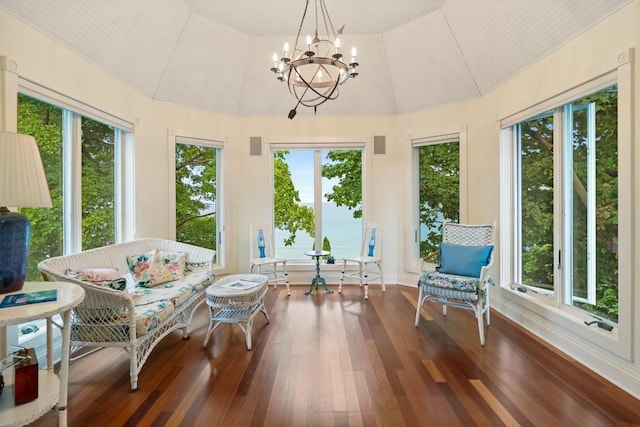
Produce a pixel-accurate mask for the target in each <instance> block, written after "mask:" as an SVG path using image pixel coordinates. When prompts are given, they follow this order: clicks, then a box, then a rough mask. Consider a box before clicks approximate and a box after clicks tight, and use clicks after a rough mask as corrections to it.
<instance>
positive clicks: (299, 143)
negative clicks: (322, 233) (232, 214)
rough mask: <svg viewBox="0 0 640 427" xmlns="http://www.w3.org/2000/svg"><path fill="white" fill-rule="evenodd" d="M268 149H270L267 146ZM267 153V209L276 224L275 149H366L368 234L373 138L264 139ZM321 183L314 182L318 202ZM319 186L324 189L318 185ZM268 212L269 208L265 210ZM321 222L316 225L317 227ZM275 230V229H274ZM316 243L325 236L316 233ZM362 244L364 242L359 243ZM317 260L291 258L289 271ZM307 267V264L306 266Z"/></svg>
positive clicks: (364, 201)
mask: <svg viewBox="0 0 640 427" xmlns="http://www.w3.org/2000/svg"><path fill="white" fill-rule="evenodd" d="M265 148H266V149H265ZM263 149H264V150H263V152H264V153H267V155H263V156H262V157H263V162H264V163H263V165H264V170H265V171H266V173H267V174H268V177H267V179H265V180H264V189H263V191H264V194H266V195H268V197H267V199H266V203H267V204H268V206H266V207H265V209H268V215H269V221H270V224H274V218H273V213H274V212H273V210H274V202H273V200H274V188H273V186H274V178H273V173H274V167H273V152H274V151H292V150H309V151H320V152H322V151H324V150H327V151H330V150H362V218H361V220H362V230H363V231H362V232H363V235H364V228H365V227H366V224H367V223H368V222H371V221H372V220H371V218H370V215H368V212H371V209H370V208H369V201H370V197H367V196H368V191H367V189H368V188H370V186H369V185H367V183H369V182H371V178H372V177H371V173H370V171H371V167H370V166H369V165H370V162H371V157H372V154H373V140H366V139H365V138H347V139H345V138H337V137H327V138H322V137H320V138H303V139H295V140H284V139H283V140H277V141H275V140H274V141H272V140H268V139H265V138H263ZM316 157H321V156H317V155H316V154H315V153H314V159H315V160H314V162H318V161H320V162H321V159H320V160H318V159H316ZM317 181H318V182H314V197H315V199H314V204H315V203H317V202H318V200H316V199H317V198H318V197H319V198H320V201H321V199H322V183H321V181H322V180H321V179H320V180H317ZM317 186H319V187H320V188H319V189H318V188H315V187H317ZM265 212H266V211H265ZM316 219H320V221H321V220H322V216H321V214H320V216H317V215H316ZM317 227H318V224H316V230H317ZM274 231H275V230H272V232H274ZM315 239H316V240H315V244H316V245H319V246H318V247H322V237H319V236H318V233H317V232H316V238H315ZM359 243H360V242H359ZM314 263H315V261H313V260H311V259H307V258H306V257H304V256H303V255H301V257H300V259H296V260H290V261H287V266H288V267H289V270H291V271H295V266H296V265H303V266H306V265H315V264H314ZM305 268H306V267H305ZM323 268H325V269H327V270H331V269H338V266H337V264H334V265H327V266H324V267H323Z"/></svg>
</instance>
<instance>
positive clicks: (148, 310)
mask: <svg viewBox="0 0 640 427" xmlns="http://www.w3.org/2000/svg"><path fill="white" fill-rule="evenodd" d="M134 310H135V316H136V334H137V336H139V337H140V336H142V335H144V334H147V333H149V332H151V331H153V330H154V329H156V328H157V327H158V325H160V324H161V323H162V322H163V321H164V320H165V319H166V318H167V317H169V316H170V315H171V314H172V313H173V312H174V311H175V306H174V305H173V304H172V303H171V301H168V300H161V301H155V302H151V303H149V304H144V305H136V306H135V309H134Z"/></svg>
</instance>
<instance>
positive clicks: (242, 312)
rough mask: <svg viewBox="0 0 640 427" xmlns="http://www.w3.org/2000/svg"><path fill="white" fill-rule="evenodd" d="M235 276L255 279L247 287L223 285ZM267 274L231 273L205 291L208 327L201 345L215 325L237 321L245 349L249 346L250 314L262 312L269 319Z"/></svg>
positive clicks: (238, 278)
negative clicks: (265, 302)
mask: <svg viewBox="0 0 640 427" xmlns="http://www.w3.org/2000/svg"><path fill="white" fill-rule="evenodd" d="M237 280H243V281H249V282H254V283H255V284H256V286H254V287H252V288H249V289H233V288H230V287H227V286H226V285H228V284H231V283H233V282H235V281H237ZM268 281H269V278H268V277H267V276H265V275H262V274H234V275H231V276H227V277H225V278H223V279H220V280H218V281H217V282H216V283H214V284H213V285H211V286H209V287H208V288H207V291H206V295H207V305H208V306H209V312H210V315H211V316H210V319H209V329H208V330H207V334H206V335H205V338H204V343H203V344H202V346H203V347H206V346H207V343H208V342H209V338H210V337H211V334H212V333H213V331H215V329H216V328H217V327H218V326H220V325H221V324H223V323H233V324H236V325H238V326H239V327H240V328H241V329H242V330H243V332H244V334H245V339H246V341H247V350H251V328H252V325H253V318H254V317H255V316H256V315H257V314H258V313H259V312H262V313H263V314H264V316H265V318H266V319H267V323H268V322H269V314H268V313H267V310H266V308H265V306H264V296H265V294H266V293H267V282H268Z"/></svg>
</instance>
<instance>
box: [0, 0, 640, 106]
mask: <svg viewBox="0 0 640 427" xmlns="http://www.w3.org/2000/svg"><path fill="white" fill-rule="evenodd" d="M630 1H631V0H606V1H603V0H394V1H389V0H325V3H326V5H327V9H328V11H329V13H330V16H331V19H332V21H333V24H334V27H335V28H336V29H337V28H339V27H341V26H342V25H343V24H345V29H344V34H343V36H342V37H341V39H342V40H343V46H344V48H345V49H349V50H350V47H351V46H352V45H355V46H357V48H358V62H359V63H360V67H359V72H360V76H359V77H358V78H356V79H352V80H350V81H349V82H348V83H347V84H345V85H344V86H343V87H341V94H340V97H339V98H338V99H337V100H335V101H329V102H327V103H325V104H323V105H322V106H321V107H319V108H318V114H397V113H404V112H408V111H413V110H417V109H422V108H427V107H431V106H435V105H442V104H448V103H452V102H457V101H461V100H465V99H469V98H473V97H477V96H480V95H483V94H486V93H487V92H489V91H491V90H492V89H493V88H495V87H496V86H498V85H499V84H501V83H502V82H504V81H506V80H508V79H509V78H511V77H512V76H514V75H516V74H517V73H519V72H521V71H522V70H524V69H525V68H527V67H528V66H529V65H531V64H532V63H535V62H536V61H538V60H539V59H540V58H542V57H544V56H545V55H547V54H549V53H550V52H552V51H553V50H555V49H557V48H558V47H560V46H561V45H563V44H565V43H566V42H568V41H569V40H571V39H572V38H574V37H575V36H576V35H578V34H580V33H581V32H583V31H585V30H587V29H588V28H589V27H591V26H592V25H594V24H595V23H597V22H599V21H601V20H602V19H604V18H605V17H607V16H608V15H609V14H611V13H612V12H614V11H616V10H617V9H619V8H620V7H622V6H623V5H625V4H627V3H629V2H630ZM304 5H305V1H304V0H289V1H265V0H225V1H222V0H102V1H98V0H92V1H87V0H84V1H82V0H56V1H51V0H21V1H16V0H0V8H2V9H4V10H5V11H7V12H8V13H11V14H13V15H15V16H17V17H18V18H20V19H22V20H23V21H25V22H27V23H29V24H30V25H32V26H33V27H35V28H37V29H39V30H40V31H42V32H43V33H45V34H47V35H49V36H50V37H52V38H53V39H55V40H57V41H59V42H60V43H61V44H63V45H65V46H67V47H68V48H70V49H72V50H73V51H75V52H77V53H78V54H80V55H81V56H83V57H85V58H86V59H88V60H89V61H91V62H92V63H94V64H96V65H97V66H99V67H101V68H102V69H104V70H106V71H107V72H109V73H110V74H112V75H113V76H115V77H116V78H118V79H120V80H122V81H124V82H126V83H128V84H129V85H130V86H132V87H134V88H136V89H137V90H139V91H140V92H142V93H144V94H145V95H147V96H148V97H150V98H153V99H155V100H158V101H163V102H169V103H175V104H181V105H187V106H191V107H195V108H199V109H205V110H210V111H215V112H219V113H226V114H233V115H262V114H264V115H272V114H276V115H280V114H282V115H286V114H287V113H288V111H289V110H290V109H291V108H292V107H293V106H294V105H295V101H294V100H293V98H292V97H291V95H289V93H288V91H287V89H286V87H285V86H284V84H283V83H281V82H278V81H277V80H276V79H275V77H274V75H273V73H272V72H271V71H269V68H270V67H271V55H272V54H273V52H274V51H276V50H280V49H281V48H282V46H283V44H284V42H285V41H288V42H289V43H290V44H291V45H293V40H294V39H295V34H296V32H297V30H298V26H299V24H300V19H301V17H302V11H303V9H304ZM310 7H313V0H312V1H311V5H310ZM308 14H310V16H308V19H307V21H306V22H309V17H311V18H313V16H314V15H313V13H312V12H308ZM306 31H307V32H311V31H309V30H306ZM303 34H306V33H305V29H303ZM298 113H299V114H300V113H303V114H304V113H305V112H304V111H300V109H299V111H298ZM306 113H307V114H312V113H311V112H310V111H308V110H307V111H306Z"/></svg>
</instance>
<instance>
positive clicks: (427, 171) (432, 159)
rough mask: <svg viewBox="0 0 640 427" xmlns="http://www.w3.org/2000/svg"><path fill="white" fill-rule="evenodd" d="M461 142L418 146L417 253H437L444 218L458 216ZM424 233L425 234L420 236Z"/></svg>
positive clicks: (454, 218) (424, 254)
mask: <svg viewBox="0 0 640 427" xmlns="http://www.w3.org/2000/svg"><path fill="white" fill-rule="evenodd" d="M459 151H460V144H459V142H457V141H456V142H447V143H439V144H430V145H424V146H421V147H420V148H419V149H418V162H419V168H418V169H419V176H418V188H419V203H418V209H419V211H418V218H419V224H420V256H421V257H424V256H428V255H430V254H434V253H437V251H438V245H439V243H440V241H441V240H442V230H441V227H440V225H441V224H442V222H443V221H454V222H457V221H459V218H460V196H459V194H460V155H459ZM423 232H424V235H423Z"/></svg>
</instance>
